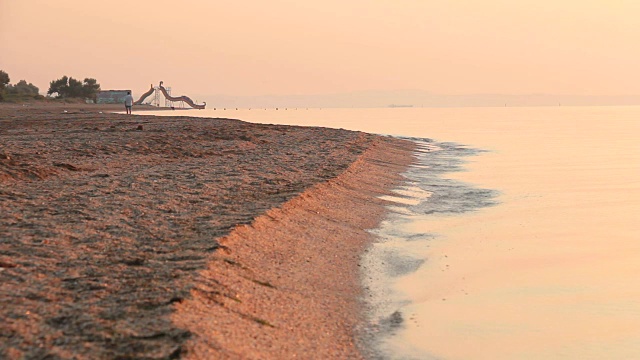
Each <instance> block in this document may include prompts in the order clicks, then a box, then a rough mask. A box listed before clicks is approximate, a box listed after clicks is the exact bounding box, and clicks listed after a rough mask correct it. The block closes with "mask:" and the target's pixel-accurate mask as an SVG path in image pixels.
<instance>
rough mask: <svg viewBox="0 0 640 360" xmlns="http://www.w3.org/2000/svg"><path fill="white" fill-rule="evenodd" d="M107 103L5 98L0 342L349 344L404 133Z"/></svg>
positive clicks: (328, 354) (112, 349) (162, 346)
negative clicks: (137, 111)
mask: <svg viewBox="0 0 640 360" xmlns="http://www.w3.org/2000/svg"><path fill="white" fill-rule="evenodd" d="M118 109H119V107H109V106H106V107H97V106H88V105H56V106H51V105H49V106H30V107H28V108H23V107H20V106H17V105H2V106H0V139H1V141H0V184H1V185H2V186H1V187H0V209H1V211H0V283H1V284H2V287H1V289H0V304H1V306H0V316H1V318H2V319H3V320H4V321H3V323H2V325H0V357H3V358H21V357H25V358H33V357H38V358H43V357H47V356H51V357H53V358H56V357H61V358H70V357H77V358H79V359H89V358H116V357H131V358H140V357H145V358H177V357H186V358H232V359H233V358H261V359H264V358H274V359H276V358H294V357H303V358H309V357H315V358H345V357H346V358H358V357H361V356H362V355H361V351H360V349H359V348H358V344H357V339H358V336H360V335H363V334H364V333H365V332H366V331H367V329H365V328H359V327H358V326H359V324H362V321H363V317H362V316H363V314H362V304H361V299H360V297H361V296H362V295H363V294H362V292H361V291H362V289H361V286H360V282H359V272H358V260H359V255H360V254H361V253H362V251H363V249H364V248H365V247H366V245H367V244H368V241H369V240H370V237H369V236H370V235H369V234H368V233H367V232H366V231H365V229H367V228H371V227H374V226H376V224H377V222H378V221H379V219H381V217H382V215H383V213H384V204H385V202H384V201H383V200H381V199H379V198H377V196H378V195H381V194H385V193H387V191H388V190H389V189H391V188H392V187H393V186H395V185H397V184H398V183H399V181H400V180H401V179H400V177H399V176H398V175H397V174H398V173H399V172H401V171H403V169H404V168H405V167H406V166H407V165H408V164H409V163H410V162H411V161H412V155H411V150H412V146H413V144H412V143H410V142H405V141H401V140H394V139H390V138H385V137H380V136H375V135H369V134H365V133H361V132H352V131H345V130H334V129H327V128H307V127H292V126H274V125H257V124H248V123H244V122H241V121H237V120H227V119H196V118H179V119H178V118H171V117H168V118H167V117H165V118H157V117H151V116H140V117H128V116H126V115H118V114H109V113H107V111H109V110H118ZM64 110H66V112H64ZM98 111H103V113H99V112H98Z"/></svg>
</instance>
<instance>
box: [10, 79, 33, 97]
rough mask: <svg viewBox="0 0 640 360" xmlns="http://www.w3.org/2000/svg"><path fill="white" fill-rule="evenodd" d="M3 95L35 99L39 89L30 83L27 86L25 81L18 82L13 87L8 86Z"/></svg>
mask: <svg viewBox="0 0 640 360" xmlns="http://www.w3.org/2000/svg"><path fill="white" fill-rule="evenodd" d="M5 93H6V94H7V95H18V96H28V97H35V96H37V95H38V94H39V93H40V89H38V87H37V86H35V85H33V84H32V83H28V84H27V81H26V80H20V81H18V83H17V84H15V85H11V84H9V85H8V86H7V87H6V89H5Z"/></svg>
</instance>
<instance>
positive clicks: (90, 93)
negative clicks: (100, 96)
mask: <svg viewBox="0 0 640 360" xmlns="http://www.w3.org/2000/svg"><path fill="white" fill-rule="evenodd" d="M82 90H83V96H84V97H85V98H89V99H94V100H95V98H96V94H97V93H98V91H100V84H98V81H97V80H96V79H93V78H85V79H84V82H83V84H82Z"/></svg>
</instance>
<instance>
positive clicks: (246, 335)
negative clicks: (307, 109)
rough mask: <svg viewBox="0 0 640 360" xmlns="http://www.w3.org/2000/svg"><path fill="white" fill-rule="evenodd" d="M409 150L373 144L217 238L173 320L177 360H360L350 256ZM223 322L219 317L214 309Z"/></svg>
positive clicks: (356, 282) (357, 289)
mask: <svg viewBox="0 0 640 360" xmlns="http://www.w3.org/2000/svg"><path fill="white" fill-rule="evenodd" d="M412 150H413V143H411V142H410V141H405V140H398V139H392V138H379V139H376V140H375V141H374V142H373V144H372V145H371V146H370V147H369V148H368V149H367V150H366V151H365V152H364V153H363V154H362V155H360V156H359V158H358V159H357V160H356V161H354V162H353V163H352V164H351V165H350V166H349V168H348V169H346V170H345V171H344V172H343V173H342V174H340V175H338V176H337V177H336V178H334V179H331V180H328V181H326V182H323V183H319V184H316V185H314V186H312V187H311V188H309V189H307V190H305V191H304V192H303V193H302V194H300V195H299V196H297V197H295V198H294V199H291V200H289V201H288V202H286V203H285V204H283V205H282V206H281V207H278V208H274V209H271V210H269V211H267V212H266V213H265V214H263V215H260V216H259V217H258V218H256V219H255V221H254V222H253V223H252V224H250V225H241V226H238V227H236V228H235V229H234V230H233V231H232V232H231V233H230V234H229V235H228V236H225V237H224V238H222V239H220V240H219V241H220V244H221V245H222V246H223V247H222V249H221V250H220V251H218V252H216V253H215V254H214V255H213V256H212V259H211V261H210V262H209V264H208V266H207V269H206V270H204V271H202V272H201V273H200V276H199V280H198V281H196V282H197V285H196V287H195V288H194V289H193V290H192V291H191V295H192V296H191V297H190V299H188V300H185V301H184V302H181V303H180V304H176V307H177V311H176V312H175V313H174V315H173V317H172V319H173V321H174V322H175V323H176V324H178V325H179V326H180V327H182V328H186V329H188V330H189V331H190V332H191V333H192V334H193V336H192V337H191V339H190V340H189V341H188V343H187V346H186V348H187V351H186V358H189V359H202V358H260V359H266V358H272V359H285V358H296V357H297V358H323V359H325V358H336V359H337V358H349V359H355V358H361V357H362V354H361V350H363V349H359V348H358V345H359V344H358V341H359V339H358V332H359V331H364V330H363V329H362V326H363V324H364V321H365V319H364V318H363V304H362V302H361V297H362V296H363V295H364V294H363V292H362V288H361V282H360V275H361V274H360V268H359V266H360V265H359V264H358V263H359V257H360V255H361V254H362V253H363V251H364V250H365V249H366V247H367V246H368V244H370V241H371V238H372V235H370V234H369V233H368V232H367V229H370V228H373V227H375V226H376V225H377V224H378V223H379V221H380V220H381V218H382V216H383V215H384V213H385V210H384V205H385V204H386V202H385V201H383V200H381V199H379V198H378V196H379V195H382V194H387V193H389V190H390V189H391V188H392V187H393V186H394V185H397V184H398V183H399V181H401V180H402V177H401V176H400V173H401V172H402V171H404V170H405V169H406V167H407V166H408V165H409V164H410V163H411V161H412V160H413V158H412ZM221 309H223V310H222V311H223V313H224V314H226V315H225V316H223V317H220V310H221Z"/></svg>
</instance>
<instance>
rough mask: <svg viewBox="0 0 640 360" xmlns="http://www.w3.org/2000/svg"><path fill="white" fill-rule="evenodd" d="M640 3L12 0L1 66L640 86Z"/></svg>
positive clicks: (281, 87) (220, 76) (306, 83)
mask: <svg viewBox="0 0 640 360" xmlns="http://www.w3.org/2000/svg"><path fill="white" fill-rule="evenodd" d="M638 19H640V1H637V0H517V1H515V0H458V1H455V0H451V1H443V0H378V1H376V0H322V1H319V0H318V1H306V0H269V1H264V0H234V1H220V0H218V1H215V0H186V1H164V0H157V1H148V0H135V1H134V0H129V1H122V0H110V1H100V2H97V1H86V0H57V1H49V0H1V1H0V69H3V70H5V71H7V72H8V73H9V75H10V76H11V79H12V82H13V83H14V82H17V81H18V80H20V79H26V80H27V81H29V82H33V83H34V84H35V85H37V86H38V87H40V89H41V92H46V90H47V88H48V84H49V81H50V80H53V79H56V78H59V77H61V76H62V75H65V74H66V75H69V76H73V77H76V78H84V77H95V78H96V79H98V81H99V82H100V83H101V84H102V87H103V89H120V88H129V89H132V90H134V93H137V94H139V93H140V92H142V91H144V90H146V89H147V88H148V84H150V83H152V82H153V83H154V84H157V82H158V81H160V80H164V82H165V84H167V85H170V86H172V87H173V88H174V89H180V92H181V93H185V94H187V93H188V94H194V93H195V94H230V95H265V94H274V95H283V94H322V93H342V92H350V91H361V90H397V89H419V90H427V91H432V92H434V93H445V94H467V93H507V94H523V93H550V94H576V95H622V94H631V95H636V94H640V71H638V67H639V66H640V21H638Z"/></svg>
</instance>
